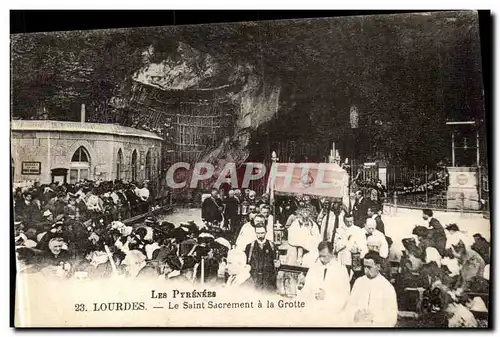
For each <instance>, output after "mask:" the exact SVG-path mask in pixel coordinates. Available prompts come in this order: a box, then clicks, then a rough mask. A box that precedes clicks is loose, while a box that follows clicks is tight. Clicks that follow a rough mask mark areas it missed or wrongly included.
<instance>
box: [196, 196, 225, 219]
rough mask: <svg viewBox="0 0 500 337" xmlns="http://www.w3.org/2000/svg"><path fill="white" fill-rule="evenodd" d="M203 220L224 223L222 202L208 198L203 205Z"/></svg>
mask: <svg viewBox="0 0 500 337" xmlns="http://www.w3.org/2000/svg"><path fill="white" fill-rule="evenodd" d="M201 218H202V219H204V220H205V221H207V222H210V223H212V222H214V221H218V222H221V221H222V202H219V200H217V199H214V198H213V197H208V198H206V199H205V200H203V203H202V204H201Z"/></svg>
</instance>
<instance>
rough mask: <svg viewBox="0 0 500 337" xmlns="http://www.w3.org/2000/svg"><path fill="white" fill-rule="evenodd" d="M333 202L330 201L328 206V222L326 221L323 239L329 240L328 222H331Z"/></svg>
mask: <svg viewBox="0 0 500 337" xmlns="http://www.w3.org/2000/svg"><path fill="white" fill-rule="evenodd" d="M331 206H332V203H331V202H330V201H328V206H327V207H326V223H325V232H324V233H323V240H324V241H327V240H328V223H329V222H330V208H331ZM332 239H333V238H332Z"/></svg>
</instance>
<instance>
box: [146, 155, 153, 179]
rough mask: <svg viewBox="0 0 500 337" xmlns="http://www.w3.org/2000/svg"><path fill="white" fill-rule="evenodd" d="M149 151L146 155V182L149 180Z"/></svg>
mask: <svg viewBox="0 0 500 337" xmlns="http://www.w3.org/2000/svg"><path fill="white" fill-rule="evenodd" d="M151 164H152V163H151V150H149V151H148V153H146V180H151V168H152V167H151Z"/></svg>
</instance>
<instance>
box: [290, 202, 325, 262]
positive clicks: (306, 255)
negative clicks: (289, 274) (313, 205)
mask: <svg viewBox="0 0 500 337" xmlns="http://www.w3.org/2000/svg"><path fill="white" fill-rule="evenodd" d="M320 242H321V235H320V232H319V227H318V225H317V224H316V222H314V221H313V220H312V219H311V214H310V212H309V210H308V209H301V210H300V211H298V218H297V219H295V220H294V221H293V222H292V224H291V225H290V228H288V245H289V248H288V250H287V264H291V265H302V266H304V267H310V266H312V265H313V264H314V263H315V262H316V260H317V258H318V250H317V248H318V244H319V243H320Z"/></svg>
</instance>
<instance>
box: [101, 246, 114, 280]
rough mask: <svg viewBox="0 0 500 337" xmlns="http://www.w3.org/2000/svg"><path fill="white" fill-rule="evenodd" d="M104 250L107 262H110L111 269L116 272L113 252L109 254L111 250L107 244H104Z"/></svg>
mask: <svg viewBox="0 0 500 337" xmlns="http://www.w3.org/2000/svg"><path fill="white" fill-rule="evenodd" d="M104 250H105V251H106V254H107V255H108V260H109V263H110V264H111V269H112V270H113V274H116V273H117V270H116V265H115V261H114V260H113V254H111V251H110V250H109V247H108V245H104Z"/></svg>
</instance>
